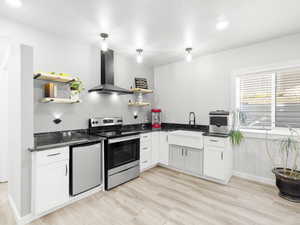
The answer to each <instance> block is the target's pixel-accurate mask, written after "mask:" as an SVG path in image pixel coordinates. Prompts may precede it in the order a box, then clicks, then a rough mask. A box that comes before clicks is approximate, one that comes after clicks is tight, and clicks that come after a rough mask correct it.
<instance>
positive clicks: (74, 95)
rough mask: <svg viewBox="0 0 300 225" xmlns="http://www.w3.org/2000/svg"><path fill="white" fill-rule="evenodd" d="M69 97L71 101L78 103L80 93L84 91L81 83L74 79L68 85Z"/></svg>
mask: <svg viewBox="0 0 300 225" xmlns="http://www.w3.org/2000/svg"><path fill="white" fill-rule="evenodd" d="M70 89H71V96H70V98H71V99H72V100H75V101H78V100H79V98H80V93H81V92H82V91H83V90H84V86H83V82H82V81H81V80H80V79H79V78H76V79H75V80H74V81H72V82H71V83H70Z"/></svg>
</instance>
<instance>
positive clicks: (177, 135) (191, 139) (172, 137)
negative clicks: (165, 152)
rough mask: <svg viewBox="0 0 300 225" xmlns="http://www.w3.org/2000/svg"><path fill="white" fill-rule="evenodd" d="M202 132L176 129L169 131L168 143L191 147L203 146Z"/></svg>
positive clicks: (200, 147)
mask: <svg viewBox="0 0 300 225" xmlns="http://www.w3.org/2000/svg"><path fill="white" fill-rule="evenodd" d="M203 133H204V132H200V131H199V132H198V131H188V130H176V131H172V132H170V133H169V138H168V142H169V144H170V145H179V146H186V147H191V148H198V149H202V148H203Z"/></svg>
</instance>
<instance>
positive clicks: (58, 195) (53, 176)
mask: <svg viewBox="0 0 300 225" xmlns="http://www.w3.org/2000/svg"><path fill="white" fill-rule="evenodd" d="M32 157H33V170H32V171H33V185H32V186H33V192H32V193H33V202H34V205H33V208H34V212H35V214H40V213H43V212H46V211H48V210H50V209H53V208H55V207H57V206H60V205H62V204H64V203H66V202H67V201H69V199H70V196H69V148H68V147H64V148H57V149H52V150H45V151H41V152H34V153H33V156H32Z"/></svg>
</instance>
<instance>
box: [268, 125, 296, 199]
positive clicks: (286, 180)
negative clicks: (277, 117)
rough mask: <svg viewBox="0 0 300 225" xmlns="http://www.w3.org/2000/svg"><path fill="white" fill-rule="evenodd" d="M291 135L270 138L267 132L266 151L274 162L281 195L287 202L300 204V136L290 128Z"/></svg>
mask: <svg viewBox="0 0 300 225" xmlns="http://www.w3.org/2000/svg"><path fill="white" fill-rule="evenodd" d="M288 130H289V134H288V135H286V136H285V137H283V138H276V139H274V138H270V137H269V135H268V131H266V140H265V141H266V150H267V154H268V156H269V158H270V160H271V162H272V167H273V169H272V172H273V173H274V174H275V176H276V186H277V187H278V189H279V195H280V196H281V197H283V198H285V199H287V200H290V201H293V202H299V203H300V171H299V170H297V169H298V168H297V163H298V160H299V158H300V144H299V142H300V135H299V133H298V132H297V130H295V129H293V128H291V127H289V129H288Z"/></svg>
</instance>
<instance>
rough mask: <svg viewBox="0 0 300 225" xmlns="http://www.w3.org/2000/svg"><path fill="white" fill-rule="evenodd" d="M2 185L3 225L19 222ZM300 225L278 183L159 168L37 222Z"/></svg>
mask: <svg viewBox="0 0 300 225" xmlns="http://www.w3.org/2000/svg"><path fill="white" fill-rule="evenodd" d="M6 193H7V185H6V184H0V224H1V225H2V224H3V225H4V224H5V225H13V224H15V223H14V219H13V214H12V211H11V209H10V208H9V205H8V201H7V197H6ZM202 224H203V225H229V224H230V225H273V224H274V225H300V204H296V203H291V202H288V201H285V200H284V199H281V198H280V197H278V196H277V189H276V188H275V187H273V186H268V185H262V184H258V183H255V182H250V181H246V180H243V179H239V178H236V177H233V178H232V180H231V182H230V183H229V185H227V186H224V185H219V184H215V183H212V182H208V181H204V180H202V179H198V178H195V177H192V176H189V175H185V174H182V173H179V172H175V171H172V170H168V169H165V168H162V167H156V168H153V169H151V170H149V171H146V172H144V173H143V174H142V175H141V177H140V178H138V179H136V180H133V181H131V182H128V183H126V184H124V185H122V186H119V187H118V188H115V189H113V190H112V191H109V192H100V193H96V194H94V195H92V196H90V197H88V198H86V199H83V200H81V201H79V202H76V203H74V204H72V205H70V206H67V207H65V208H63V209H60V210H58V211H56V212H54V213H52V214H50V215H47V216H44V217H43V218H40V219H39V220H36V221H34V222H33V223H31V225H202Z"/></svg>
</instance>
